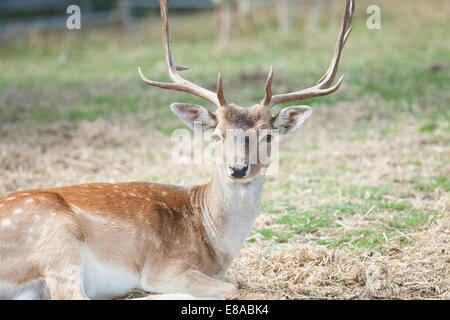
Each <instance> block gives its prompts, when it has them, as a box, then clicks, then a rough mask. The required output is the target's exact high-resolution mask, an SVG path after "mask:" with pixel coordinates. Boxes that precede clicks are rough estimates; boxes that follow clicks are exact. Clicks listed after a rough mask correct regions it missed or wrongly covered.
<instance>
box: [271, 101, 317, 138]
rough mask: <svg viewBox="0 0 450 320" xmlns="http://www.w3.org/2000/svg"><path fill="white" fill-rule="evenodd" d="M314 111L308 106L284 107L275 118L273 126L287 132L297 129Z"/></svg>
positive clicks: (281, 132)
mask: <svg viewBox="0 0 450 320" xmlns="http://www.w3.org/2000/svg"><path fill="white" fill-rule="evenodd" d="M311 113H312V109H311V108H310V107H308V106H298V107H288V108H284V109H282V110H281V111H280V112H279V113H278V114H277V115H276V116H275V117H274V118H273V127H274V128H275V129H278V130H279V131H280V134H286V133H289V132H292V131H294V130H295V129H297V128H298V127H299V126H300V125H301V124H302V123H303V122H304V121H305V120H306V119H308V118H309V116H310V115H311Z"/></svg>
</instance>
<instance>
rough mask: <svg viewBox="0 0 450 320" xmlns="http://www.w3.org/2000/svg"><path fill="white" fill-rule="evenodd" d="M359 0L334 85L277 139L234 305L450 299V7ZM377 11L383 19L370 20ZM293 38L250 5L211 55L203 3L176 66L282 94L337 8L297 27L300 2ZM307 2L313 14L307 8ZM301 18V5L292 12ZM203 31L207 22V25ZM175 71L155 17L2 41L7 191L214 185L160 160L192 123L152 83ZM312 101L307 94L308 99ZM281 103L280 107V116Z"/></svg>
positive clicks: (179, 37)
mask: <svg viewBox="0 0 450 320" xmlns="http://www.w3.org/2000/svg"><path fill="white" fill-rule="evenodd" d="M431 3H432V5H429V4H428V3H427V4H425V2H419V1H417V2H414V5H411V1H406V0H402V1H396V2H395V4H394V3H392V1H387V0H386V1H377V0H375V1H357V11H356V15H355V19H354V23H353V25H354V30H353V32H352V35H351V36H350V39H349V41H348V43H347V47H346V48H345V50H344V53H343V57H342V62H341V65H340V69H339V70H340V71H339V73H345V76H346V78H345V80H344V84H343V86H342V88H341V89H340V91H339V92H338V93H336V94H334V95H333V96H330V97H326V98H319V99H315V100H311V101H305V102H304V104H308V105H310V106H311V107H312V108H313V109H314V113H313V115H312V117H311V118H310V119H309V120H308V121H307V122H306V123H305V124H304V125H303V126H302V127H301V128H300V129H298V130H297V131H296V133H294V134H292V135H290V136H286V137H283V138H282V142H281V146H280V149H281V152H280V169H279V172H278V173H277V174H276V175H273V176H270V177H268V179H267V181H266V184H265V186H264V188H265V190H264V195H263V201H262V206H261V214H260V215H259V217H258V218H257V221H256V224H255V228H254V231H253V232H252V234H251V236H250V238H249V239H248V241H247V243H246V245H245V247H244V249H243V250H242V251H241V253H240V254H239V256H238V258H237V259H236V260H235V262H234V264H233V266H232V268H231V269H230V271H229V276H231V277H233V278H235V279H236V280H237V281H238V283H239V285H240V291H239V295H238V296H237V297H235V298H239V299H241V298H247V299H252V298H263V299H295V298H301V299H304V298H307V299H316V298H325V299H330V298H334V299H335V298H340V299H367V298H403V299H425V298H438V299H449V298H450V253H449V251H450V216H449V211H450V210H449V208H450V195H449V193H450V181H449V175H450V164H449V159H450V143H449V142H450V126H449V120H450V112H449V106H448V102H449V101H450V99H449V98H450V92H449V90H448V83H449V80H450V61H449V56H450V38H449V35H448V32H446V30H444V27H443V26H444V25H445V24H446V23H447V24H448V20H449V12H450V6H449V5H450V4H449V2H448V1H443V0H442V1H439V0H434V1H431ZM369 4H378V5H379V6H380V7H381V10H382V11H381V12H382V29H381V30H372V31H371V30H368V29H367V27H366V22H365V20H366V18H367V14H366V12H365V10H366V8H367V6H368V5H369ZM302 8H303V7H298V8H297V7H296V8H294V9H295V10H298V12H301V13H300V14H299V15H296V16H295V20H294V28H295V32H294V33H293V34H292V36H291V37H289V38H287V39H283V38H282V37H280V36H278V34H277V33H276V31H275V29H274V24H275V17H273V16H272V15H271V13H270V12H269V11H265V10H262V11H261V12H258V13H259V14H258V19H255V20H256V23H257V30H258V36H257V37H258V39H257V40H258V41H257V43H256V44H252V43H251V41H246V40H245V39H244V40H241V41H237V40H236V37H237V34H235V40H233V42H232V50H231V52H230V53H229V54H227V55H224V56H220V57H219V56H215V55H214V54H213V53H214V29H213V28H212V26H213V21H212V16H211V15H210V14H209V13H203V12H199V13H192V14H193V15H191V16H184V15H180V14H175V15H173V16H172V18H171V23H172V34H173V36H172V37H173V41H174V43H173V50H174V55H175V58H176V60H177V61H178V62H179V63H180V64H183V65H189V66H191V67H192V70H191V71H185V73H184V75H185V76H186V77H187V78H189V79H193V80H195V81H196V82H199V83H200V84H202V85H204V86H207V87H210V88H211V89H212V88H214V85H215V81H216V77H217V72H218V71H220V72H221V73H222V76H223V78H224V87H225V94H226V96H227V98H228V100H230V101H233V102H235V103H237V104H241V105H250V104H253V103H255V102H257V101H259V100H260V99H261V98H262V97H263V95H264V90H263V88H264V81H265V78H266V75H267V72H268V70H269V67H270V65H271V64H273V66H274V73H275V77H274V91H275V92H276V93H279V92H284V91H288V90H289V91H292V90H297V89H302V88H304V87H307V86H311V85H312V84H314V83H315V81H317V80H318V79H319V78H320V76H321V74H322V73H323V72H324V71H325V70H326V68H327V65H328V63H329V61H330V58H331V55H332V50H333V46H334V41H335V38H336V36H337V32H338V31H337V29H336V26H335V24H334V21H335V20H336V19H337V18H336V17H333V18H332V17H329V18H330V23H324V24H323V25H322V26H320V28H319V29H318V30H315V31H314V30H313V31H308V32H307V31H305V29H304V28H303V27H304V25H305V23H306V21H305V20H306V17H307V14H308V10H303V9H302ZM306 9H307V8H306ZM296 12H297V11H296ZM206 25H209V26H211V27H204V26H206ZM137 66H141V67H142V68H143V70H144V72H145V73H146V74H147V76H149V77H151V78H154V79H167V78H166V70H165V66H164V63H163V60H162V47H161V42H160V25H159V21H158V19H157V16H154V17H152V18H150V19H149V20H148V21H146V22H144V23H142V24H139V25H137V26H135V27H132V28H130V29H128V30H119V29H117V28H115V27H108V28H101V29H100V30H97V29H95V30H87V29H86V30H83V29H82V30H81V31H78V33H77V31H65V32H58V33H48V34H41V33H33V34H30V35H29V36H27V37H25V38H23V37H22V38H21V37H17V38H16V39H15V40H12V41H8V43H7V44H6V45H3V44H2V51H1V52H0V177H1V180H0V195H4V194H7V193H10V192H13V191H17V190H25V189H31V188H43V187H55V186H64V185H70V184H77V183H86V182H123V181H136V180H139V181H156V182H162V183H176V184H183V185H191V184H199V183H204V182H206V181H207V180H208V177H209V174H210V172H211V171H208V170H206V171H205V168H204V167H203V166H200V165H175V164H173V163H170V162H168V161H167V159H168V158H169V157H170V152H171V148H172V147H173V146H174V142H172V141H171V139H170V134H171V132H172V131H173V129H175V128H180V127H183V124H182V123H181V121H180V120H179V119H178V118H176V116H175V115H173V114H172V113H171V112H170V110H169V107H168V106H169V105H170V103H172V102H189V103H198V104H203V105H205V106H206V107H208V108H210V109H211V110H213V108H212V106H210V105H209V104H207V103H204V102H203V101H202V100H200V99H197V98H193V97H191V96H189V95H186V94H183V93H174V92H168V91H163V90H159V89H156V88H150V87H147V86H145V85H144V84H142V83H141V81H140V80H139V78H138V74H137ZM302 103H303V102H302ZM279 109H280V107H277V108H276V110H274V112H277V111H278V110H279Z"/></svg>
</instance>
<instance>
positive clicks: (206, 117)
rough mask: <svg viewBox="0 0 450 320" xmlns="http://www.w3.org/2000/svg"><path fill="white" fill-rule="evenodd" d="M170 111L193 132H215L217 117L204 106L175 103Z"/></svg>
mask: <svg viewBox="0 0 450 320" xmlns="http://www.w3.org/2000/svg"><path fill="white" fill-rule="evenodd" d="M170 109H171V110H172V111H173V112H174V113H175V114H176V115H177V116H178V117H179V118H180V119H181V120H183V122H184V123H186V124H187V125H188V127H189V128H191V129H193V130H194V129H197V128H201V129H202V131H203V132H205V131H208V130H214V128H215V127H216V124H217V120H216V116H215V115H214V114H213V113H211V112H209V111H208V110H206V109H205V108H203V107H202V106H198V105H195V104H187V103H173V104H172V105H171V106H170Z"/></svg>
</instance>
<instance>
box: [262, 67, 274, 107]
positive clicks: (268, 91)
mask: <svg viewBox="0 0 450 320" xmlns="http://www.w3.org/2000/svg"><path fill="white" fill-rule="evenodd" d="M272 80H273V66H270V71H269V75H268V76H267V80H266V96H265V97H264V99H263V101H262V104H263V105H265V106H266V105H268V104H269V103H270V100H272Z"/></svg>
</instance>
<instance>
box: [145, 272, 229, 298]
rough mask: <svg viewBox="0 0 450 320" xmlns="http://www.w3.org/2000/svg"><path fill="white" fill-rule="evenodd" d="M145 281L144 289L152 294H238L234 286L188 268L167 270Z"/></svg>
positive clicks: (213, 295)
mask: <svg viewBox="0 0 450 320" xmlns="http://www.w3.org/2000/svg"><path fill="white" fill-rule="evenodd" d="M149 274H151V273H149ZM144 281H145V283H144V284H143V286H142V287H143V289H144V290H145V291H150V292H158V293H180V294H188V295H191V296H195V297H203V298H225V297H229V296H233V295H236V294H237V287H236V286H235V285H234V284H232V283H230V282H227V281H222V280H218V279H214V278H212V277H210V276H208V275H206V274H204V273H202V272H200V271H198V270H196V269H194V268H192V267H187V266H175V267H172V268H171V269H165V270H164V271H162V272H161V273H160V274H159V276H158V275H157V276H155V275H154V274H152V276H151V277H147V278H146V279H145V280H144Z"/></svg>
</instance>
